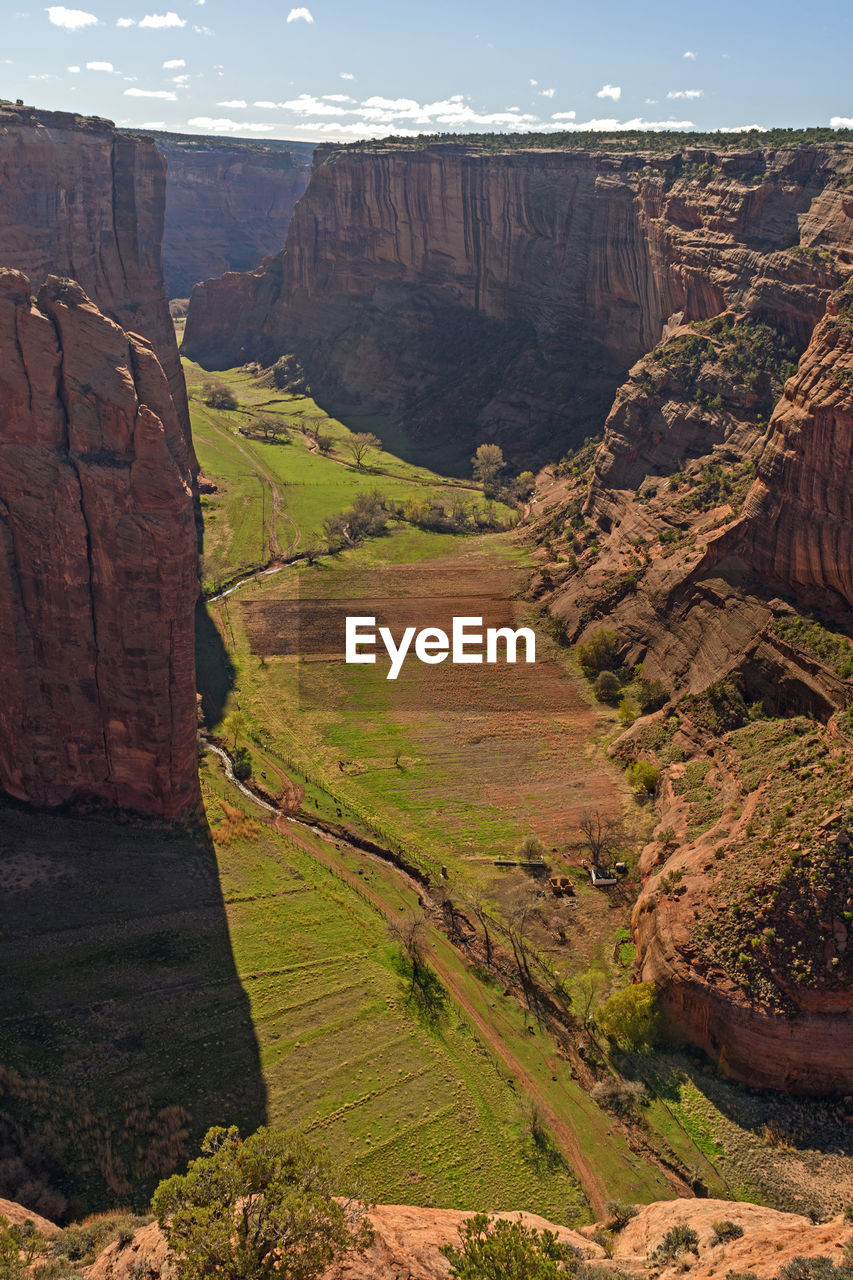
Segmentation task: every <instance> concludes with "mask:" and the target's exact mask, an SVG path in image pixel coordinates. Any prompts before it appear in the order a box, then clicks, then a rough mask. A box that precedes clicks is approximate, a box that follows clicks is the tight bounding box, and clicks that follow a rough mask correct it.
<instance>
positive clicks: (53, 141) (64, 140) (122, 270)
mask: <svg viewBox="0 0 853 1280" xmlns="http://www.w3.org/2000/svg"><path fill="white" fill-rule="evenodd" d="M165 191H166V164H165V161H164V159H163V157H162V156H161V155H160V153H159V152H158V150H157V148H156V146H155V145H154V143H153V141H151V140H148V139H139V138H130V137H126V136H123V135H122V134H120V133H118V132H117V131H116V129H115V128H114V127H113V125H112V124H111V123H110V121H108V120H99V119H97V118H86V117H81V116H74V115H70V114H68V113H65V112H61V111H37V110H35V109H33V108H31V107H15V106H12V105H11V104H10V103H3V104H2V105H0V267H11V268H13V269H14V270H16V271H23V272H24V273H25V274H26V275H27V276H29V277H30V279H31V280H33V281H38V282H40V281H42V280H44V279H45V278H46V277H47V276H48V275H49V274H54V275H57V276H67V277H70V278H72V279H74V280H76V281H77V282H78V284H80V285H81V286H82V288H83V289H84V290H85V291H86V293H87V294H88V296H89V297H90V298H91V299H92V300H93V301H94V302H95V304H96V305H97V306H98V307H99V308H100V310H101V311H102V312H103V314H104V315H105V316H109V318H110V319H111V320H115V322H116V323H117V324H119V325H121V326H122V328H124V329H126V330H128V331H129V332H131V333H139V334H141V335H142V337H143V338H146V339H147V340H148V341H149V342H150V343H151V345H152V346H153V348H154V350H155V352H156V354H157V358H158V360H159V361H160V364H161V365H162V366H163V369H164V371H165V373H166V376H167V378H168V381H169V389H170V392H171V395H172V399H173V401H174V404H175V409H176V411H177V415H178V420H179V421H180V423H181V426H182V429H183V431H184V436H185V441H186V446H187V448H188V449H189V450H190V451H191V448H192V445H191V440H190V427H189V411H188V409H187V394H186V387H185V385H184V376H183V372H182V370H181V364H180V359H179V357H178V348H177V343H176V340H175V330H174V325H173V324H172V321H171V318H170V316H169V308H168V303H167V301H166V293H165V289H164V287H163V276H162V272H161V267H160V246H161V241H162V236H163V213H164V208H165ZM193 466H195V463H194V461H193Z"/></svg>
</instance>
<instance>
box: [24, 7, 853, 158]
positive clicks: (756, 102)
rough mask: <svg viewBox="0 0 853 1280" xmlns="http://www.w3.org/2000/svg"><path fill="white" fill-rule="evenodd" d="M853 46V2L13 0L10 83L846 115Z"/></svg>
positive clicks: (219, 127) (333, 115) (309, 124)
mask: <svg viewBox="0 0 853 1280" xmlns="http://www.w3.org/2000/svg"><path fill="white" fill-rule="evenodd" d="M851 54H853V5H851V4H850V3H849V0H845V2H844V3H842V2H841V0H824V3H822V4H821V5H819V6H818V5H812V6H809V7H807V8H804V7H803V5H802V4H801V3H798V4H796V5H795V4H793V3H792V0H776V3H769V2H768V0H738V2H737V3H735V2H734V0H717V3H715V4H713V5H712V4H710V3H709V4H707V5H703V6H702V7H701V8H700V7H699V6H698V5H696V4H695V2H694V3H686V4H685V3H678V4H677V3H671V2H670V0H646V2H645V3H642V4H638V3H637V2H636V0H633V2H632V3H626V2H623V0H598V2H597V3H593V4H590V3H588V2H587V3H583V4H581V3H575V2H574V0H564V2H563V3H559V2H557V0H527V2H526V3H518V2H515V3H509V2H508V0H492V3H487V2H486V0H476V2H474V3H464V2H463V3H458V2H457V3H453V2H452V0H430V3H428V4H423V3H420V4H416V5H415V4H408V5H406V4H403V5H400V3H399V0H395V2H394V3H391V0H308V3H307V4H306V5H304V6H303V5H296V6H294V5H291V4H289V3H283V4H279V3H274V2H271V0H68V3H67V4H65V5H54V4H52V5H49V6H45V5H44V4H43V3H35V4H31V3H27V0H0V97H6V98H12V99H15V98H23V100H24V101H25V102H27V103H33V104H35V105H37V106H42V107H47V108H54V109H61V110H69V111H77V112H81V113H85V114H94V115H101V116H107V117H109V118H110V119H113V120H115V121H117V122H118V123H120V124H123V125H137V126H141V125H148V126H150V127H158V128H166V129H172V130H177V131H181V132H190V133H221V134H222V135H229V134H233V135H234V136H244V137H252V136H254V137H260V138H262V137H270V138H292V139H301V140H304V141H320V140H323V139H329V140H340V139H348V138H359V137H384V136H386V135H387V134H389V133H422V132H426V133H433V132H442V131H460V130H461V131H466V130H470V131H482V130H492V129H494V130H506V129H513V130H526V129H536V130H541V129H545V130H549V129H550V130H556V129H564V128H578V129H580V128H606V129H613V128H616V127H619V126H628V127H631V128H637V127H640V126H641V125H645V127H667V126H669V127H681V128H689V127H695V128H697V129H717V128H721V129H732V128H741V127H746V126H752V125H758V126H761V127H770V126H780V125H781V126H795V127H796V126H805V125H828V124H833V123H835V124H845V125H847V124H850V125H853V76H851V74H850V66H851Z"/></svg>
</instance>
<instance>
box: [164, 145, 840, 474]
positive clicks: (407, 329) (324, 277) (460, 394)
mask: <svg viewBox="0 0 853 1280" xmlns="http://www.w3.org/2000/svg"><path fill="white" fill-rule="evenodd" d="M701 166H704V169H701V175H702V176H701V177H700V176H697V173H699V171H700V168H701ZM851 170H853V149H851V148H849V147H845V146H838V147H831V148H830V147H824V148H822V149H821V148H808V149H806V148H794V147H792V148H788V149H779V150H776V151H770V150H768V151H766V152H765V151H756V152H750V153H734V154H726V153H721V154H719V155H716V154H714V153H712V152H705V151H701V152H687V153H684V154H683V155H681V154H678V153H676V154H673V155H670V156H661V155H657V154H651V153H649V154H643V153H636V154H633V155H630V154H608V153H606V152H583V151H565V152H559V151H554V152H544V151H529V152H514V153H510V154H503V155H483V154H479V153H477V152H475V151H471V150H467V149H466V148H464V147H457V146H450V145H443V146H442V145H438V146H433V147H430V148H427V149H425V150H419V151H416V150H413V149H408V148H407V149H399V150H395V149H393V148H381V147H377V148H375V149H370V148H363V149H359V150H334V149H331V148H319V149H318V151H317V153H316V155H315V167H314V172H313V174H312V178H311V182H310V184H309V187H308V190H307V191H306V193H305V196H304V197H303V199H302V200H301V201H300V204H299V206H298V208H297V210H296V212H295V216H294V219H293V222H292V224H291V228H290V232H289V234H288V240H287V246H286V249H285V251H284V253H283V254H281V255H279V256H277V257H276V258H274V259H272V260H271V261H270V262H269V263H267V264H265V265H264V266H263V267H262V268H261V269H259V270H258V271H255V272H253V273H251V274H250V275H248V276H243V277H240V278H239V279H235V278H234V277H233V276H228V277H225V279H224V280H223V281H221V282H217V281H209V282H206V283H205V284H204V285H202V286H200V287H199V288H197V289H196V291H195V293H194V295H193V299H192V304H191V307H190V314H189V318H188V321H187V328H186V336H185V349H186V351H187V352H188V354H190V355H191V356H192V357H193V358H195V359H200V360H201V361H202V362H203V363H205V364H206V365H208V366H215V365H219V366H220V367H222V366H223V365H226V364H232V363H235V362H237V361H240V360H243V359H246V358H249V357H260V358H264V359H272V358H275V357H277V356H278V355H280V354H282V352H283V351H285V350H296V352H297V353H298V354H299V355H300V356H301V358H302V360H303V362H304V363H305V365H306V368H307V370H308V373H309V376H310V379H311V382H312V386H313V387H314V389H315V392H316V393H317V394H319V395H320V397H321V398H322V397H324V396H325V397H329V396H331V397H337V398H338V399H341V400H343V401H345V402H349V403H355V402H360V403H362V404H365V405H369V406H371V407H374V408H380V409H387V410H390V411H392V412H395V413H398V414H401V415H402V416H403V417H404V420H405V421H406V423H407V424H408V425H409V426H410V427H411V428H412V429H414V430H416V431H417V430H419V431H420V432H422V433H424V434H433V435H436V436H438V437H439V438H440V439H447V438H451V437H452V435H453V433H455V432H458V431H460V430H462V431H463V432H464V433H465V436H466V439H470V440H474V439H477V440H480V439H483V438H495V439H498V440H499V441H500V442H501V443H502V445H503V446H504V448H505V449H507V450H508V452H510V453H511V454H513V455H514V456H516V457H517V458H519V459H522V458H524V457H527V458H529V457H531V456H534V455H535V454H537V453H538V454H539V455H546V456H551V457H554V456H555V455H556V454H558V453H559V452H560V451H561V450H562V448H563V447H564V446H565V444H566V443H568V442H570V441H573V440H576V439H578V438H579V437H581V436H583V435H584V434H585V433H586V432H587V431H592V430H597V429H598V426H599V424H600V422H601V421H602V420H603V418H604V416H605V413H606V409H607V407H608V405H609V403H610V401H611V400H612V398H613V394H614V392H615V390H616V388H617V386H618V385H619V383H620V382H621V381H622V379H623V377H624V375H625V372H626V371H627V369H628V368H629V367H630V366H631V365H632V364H633V363H634V361H636V360H637V359H638V357H640V356H641V355H642V354H643V353H644V352H645V351H647V350H648V349H649V348H650V347H652V346H653V345H654V344H655V343H656V342H657V341H658V340H659V338H660V336H661V332H662V328H663V326H664V324H665V322H666V321H667V320H668V318H669V317H670V316H672V315H673V314H674V313H680V314H681V315H682V317H683V318H684V319H686V320H693V319H701V318H703V317H710V316H713V315H716V314H717V313H718V312H720V311H722V310H724V309H725V308H726V307H732V308H737V309H741V310H746V311H750V312H752V313H755V314H761V315H762V316H764V317H765V318H769V319H772V320H774V321H776V322H777V323H779V324H780V325H781V326H782V327H784V329H785V330H786V332H788V333H789V334H790V335H792V336H793V337H794V338H795V339H796V341H797V342H798V343H799V346H800V349H802V347H803V346H804V345H805V344H806V342H807V341H808V338H809V335H810V333H811V330H812V328H813V326H814V324H815V323H816V321H817V320H818V318H819V317H820V315H821V313H822V311H823V306H824V301H825V297H826V294H827V292H828V290H829V288H830V287H831V286H832V284H833V283H834V282H837V279H838V277H837V270H836V268H837V263H838V261H839V259H840V257H845V258H846V257H847V256H849V255H850V253H851V250H853V204H851V202H850V200H849V198H848V197H846V196H845V189H844V188H843V187H842V185H841V184H840V183H839V181H838V178H839V176H842V177H843V176H844V175H846V174H847V173H848V172H849V171H851ZM813 245H819V246H820V250H819V252H818V253H816V254H815V255H814V256H809V255H808V254H805V255H804V254H803V252H802V250H803V247H804V246H805V247H808V248H810V247H812V246H813ZM820 254H824V255H825V256H823V257H821V256H820ZM460 369H464V371H465V376H464V378H460V376H459V370H460Z"/></svg>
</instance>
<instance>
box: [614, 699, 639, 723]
mask: <svg viewBox="0 0 853 1280" xmlns="http://www.w3.org/2000/svg"><path fill="white" fill-rule="evenodd" d="M639 714H640V708H639V707H638V706H637V704H636V702H635V701H634V699H633V698H632V697H631V695H630V693H623V694H622V697H621V698H620V700H619V712H618V715H619V723H620V724H621V725H623V726H624V728H626V729H630V727H631V725H632V724H633V723H634V721H635V720H636V719H637V716H638V715H639Z"/></svg>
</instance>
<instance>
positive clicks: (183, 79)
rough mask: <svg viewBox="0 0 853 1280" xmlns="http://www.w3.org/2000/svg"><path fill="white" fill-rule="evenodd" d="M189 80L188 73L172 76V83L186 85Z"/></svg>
mask: <svg viewBox="0 0 853 1280" xmlns="http://www.w3.org/2000/svg"><path fill="white" fill-rule="evenodd" d="M189 82H190V77H189V75H183V76H172V84H179V85H181V86H182V87H183V85H187V84H189Z"/></svg>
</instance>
